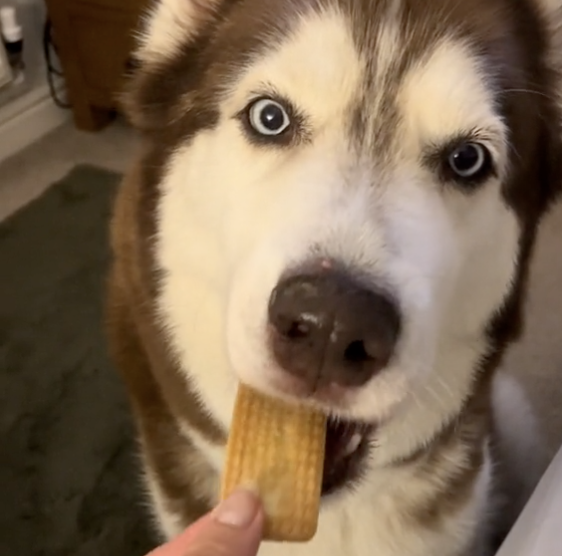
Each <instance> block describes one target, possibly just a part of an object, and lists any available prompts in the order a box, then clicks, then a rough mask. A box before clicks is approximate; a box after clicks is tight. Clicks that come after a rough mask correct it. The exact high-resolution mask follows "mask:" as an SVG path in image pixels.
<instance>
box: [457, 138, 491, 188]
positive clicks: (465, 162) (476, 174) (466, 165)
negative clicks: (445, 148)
mask: <svg viewBox="0 0 562 556" xmlns="http://www.w3.org/2000/svg"><path fill="white" fill-rule="evenodd" d="M448 164H449V166H450V168H451V170H452V171H453V172H454V173H455V174H456V175H457V176H458V177H459V178H461V179H478V178H480V177H483V176H484V175H485V174H487V173H488V172H489V171H490V169H491V155H490V151H489V150H488V149H487V148H486V147H484V146H483V145H481V144H480V143H463V144H462V145H459V146H458V147H456V148H455V149H454V150H453V151H452V152H451V153H450V154H449V159H448Z"/></svg>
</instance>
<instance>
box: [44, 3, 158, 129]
mask: <svg viewBox="0 0 562 556" xmlns="http://www.w3.org/2000/svg"><path fill="white" fill-rule="evenodd" d="M151 1H153V0H46V3H47V9H48V13H49V16H50V19H51V22H52V27H53V37H54V40H55V41H56V44H57V48H58V52H59V57H60V60H61V64H62V68H63V71H64V75H65V79H66V83H67V88H68V95H69V100H70V102H71V104H72V110H73V113H74V120H75V123H76V125H77V127H79V128H80V129H88V130H95V129H100V128H101V127H103V126H104V125H105V124H106V123H107V122H108V121H109V120H110V119H111V113H112V112H113V111H114V109H115V108H116V106H117V95H118V94H119V93H120V91H121V90H122V84H123V76H124V73H125V70H126V67H127V62H128V59H129V56H130V54H131V50H132V48H133V46H134V32H135V31H136V29H137V28H138V25H139V18H140V16H141V15H142V14H143V13H144V10H145V9H146V7H147V5H148V3H149V2H151Z"/></svg>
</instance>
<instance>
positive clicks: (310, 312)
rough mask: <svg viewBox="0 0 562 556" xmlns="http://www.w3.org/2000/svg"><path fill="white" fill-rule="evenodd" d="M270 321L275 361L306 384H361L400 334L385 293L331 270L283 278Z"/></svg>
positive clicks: (393, 307)
mask: <svg viewBox="0 0 562 556" xmlns="http://www.w3.org/2000/svg"><path fill="white" fill-rule="evenodd" d="M269 323H270V325H271V332H272V333H271V349H272V351H273V354H274V356H275V358H276V360H277V361H278V363H279V365H280V366H281V367H282V368H283V369H284V370H286V371H287V372H289V373H291V374H293V375H295V376H298V377H299V378H300V379H301V380H303V381H305V382H306V384H307V385H308V386H309V387H310V388H318V387H321V386H323V385H326V384H330V383H335V384H338V385H342V386H361V385H363V384H365V383H366V382H367V381H368V380H369V379H370V378H372V377H373V376H374V375H375V374H376V373H377V372H379V371H380V370H381V369H383V368H384V367H385V366H387V365H388V363H389V361H390V359H391V357H392V355H393V353H394V348H395V346H396V342H397V339H398V336H399V333H400V315H399V312H398V309H397V307H396V305H395V304H394V303H393V302H392V300H391V299H390V298H389V297H388V296H386V295H384V294H383V293H381V292H377V291H375V290H374V289H371V288H368V287H366V286H363V285H361V284H360V283H359V282H358V281H356V280H355V279H353V277H351V276H349V275H348V274H345V273H343V272H339V271H338V272H336V271H333V270H329V271H325V272H322V273H318V274H316V273H314V274H309V275H295V276H290V277H288V278H286V279H283V280H282V281H281V282H280V283H279V284H278V285H277V287H276V288H275V290H274V291H273V293H272V295H271V299H270V303H269Z"/></svg>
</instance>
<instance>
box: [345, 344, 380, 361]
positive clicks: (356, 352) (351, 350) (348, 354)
mask: <svg viewBox="0 0 562 556" xmlns="http://www.w3.org/2000/svg"><path fill="white" fill-rule="evenodd" d="M344 359H345V360H346V361H347V362H348V363H366V362H368V361H372V360H373V358H372V357H371V356H370V355H369V354H368V353H367V349H366V348H365V343H364V342H363V341H362V340H357V341H355V342H351V344H349V345H348V346H347V348H346V350H345V352H344Z"/></svg>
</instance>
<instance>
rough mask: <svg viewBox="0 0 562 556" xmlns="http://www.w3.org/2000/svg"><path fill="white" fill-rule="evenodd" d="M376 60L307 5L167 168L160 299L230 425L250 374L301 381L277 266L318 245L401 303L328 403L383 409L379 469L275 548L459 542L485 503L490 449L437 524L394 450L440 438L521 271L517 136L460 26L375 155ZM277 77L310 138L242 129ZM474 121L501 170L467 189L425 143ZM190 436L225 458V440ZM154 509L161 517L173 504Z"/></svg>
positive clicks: (338, 22)
mask: <svg viewBox="0 0 562 556" xmlns="http://www.w3.org/2000/svg"><path fill="white" fill-rule="evenodd" d="M180 4H181V3H180V2H178V1H177V0H168V1H167V2H165V3H164V4H162V7H160V8H159V10H160V12H159V16H158V17H155V18H154V19H153V20H152V23H151V27H149V31H148V33H147V39H146V41H145V43H144V46H143V49H144V50H143V56H145V58H147V59H148V60H153V59H154V58H155V56H157V54H158V53H159V52H160V53H161V52H164V54H166V55H168V53H172V52H174V49H176V48H177V45H178V44H179V40H180V39H179V37H180V35H181V34H180V33H179V29H180V28H181V26H182V25H186V24H187V32H188V33H189V29H190V27H189V23H190V21H191V18H192V17H193V14H192V13H191V12H190V10H191V9H192V7H193V5H194V4H193V2H189V1H187V2H186V0H183V7H180ZM399 9H400V3H399V2H394V3H393V6H392V9H391V10H390V11H389V22H390V23H389V27H388V31H387V34H386V35H384V36H383V39H382V44H381V45H380V47H379V49H378V51H377V57H378V61H379V63H378V65H377V67H378V71H379V74H380V75H379V76H378V78H383V77H384V75H383V74H384V71H386V70H385V68H389V67H390V62H391V61H392V59H393V57H394V56H395V55H396V52H397V51H399V44H400V40H401V39H400V37H399V36H398V30H397V28H396V27H392V18H393V17H396V14H397V13H398V11H399ZM177 25H179V27H177ZM319 59H322V63H321V64H319V63H318V60H319ZM364 63H365V60H363V59H361V56H360V55H359V54H358V52H357V51H356V48H355V44H354V42H353V40H352V37H351V33H350V30H349V28H348V24H347V22H346V21H345V20H344V19H343V18H342V16H341V15H340V14H339V13H338V12H336V11H333V12H332V11H328V12H325V13H322V14H316V15H310V16H307V17H304V18H303V19H302V21H301V22H300V26H299V27H298V28H297V29H295V31H294V33H293V34H292V35H291V36H290V37H289V38H288V39H287V40H286V41H285V43H284V44H282V45H281V46H279V47H277V48H276V49H275V50H274V51H271V52H268V53H266V54H264V56H263V57H262V58H261V59H258V60H257V61H255V62H254V63H252V64H250V65H249V66H248V67H247V69H246V71H245V73H243V74H242V75H241V76H240V78H239V80H238V81H237V82H236V83H235V84H234V85H233V86H232V88H231V89H229V90H227V91H225V97H224V101H223V103H222V107H221V110H222V112H221V121H220V123H219V125H218V126H217V127H216V128H215V129H211V130H206V131H203V132H201V133H200V134H199V135H198V136H197V137H196V138H195V139H194V140H193V141H192V143H190V145H188V146H183V147H180V148H179V149H178V150H177V152H176V153H175V154H174V156H173V157H172V158H171V159H170V161H169V164H168V167H167V170H166V174H165V178H164V180H163V182H162V199H161V202H160V206H159V208H158V236H157V249H156V257H157V263H158V266H159V267H160V268H161V269H162V270H164V271H165V273H164V278H163V280H162V290H161V292H162V293H161V296H160V298H159V299H158V307H159V314H160V317H161V319H162V322H163V324H164V325H165V327H166V328H167V331H168V333H169V336H170V340H171V343H172V346H173V348H174V350H175V354H176V356H177V358H178V361H179V362H180V365H181V368H182V369H184V370H185V371H186V372H189V373H190V377H191V378H192V380H193V381H194V385H195V386H196V389H197V391H198V392H199V394H200V396H201V400H202V402H203V403H204V405H205V407H206V408H207V409H208V410H209V411H210V412H211V414H212V415H213V416H214V417H215V418H216V419H217V420H218V421H219V422H221V423H222V424H223V425H225V426H226V427H228V426H229V424H230V418H231V412H232V408H233V401H234V394H235V390H236V385H237V382H238V380H239V379H242V380H244V381H246V382H248V383H250V384H253V385H254V386H256V387H258V388H261V389H262V390H265V391H269V392H274V393H276V394H278V395H286V392H283V389H284V387H285V382H284V378H283V375H282V373H281V371H280V370H279V369H278V368H277V367H276V365H275V363H274V362H273V360H272V357H271V356H270V355H269V353H268V351H267V349H266V344H265V331H264V328H265V317H266V307H267V301H268V298H269V295H270V293H271V290H272V289H273V287H274V286H275V284H276V282H277V280H278V279H279V276H280V274H281V273H282V272H283V271H285V270H286V268H287V267H289V266H291V265H292V264H294V263H299V262H301V261H302V260H303V258H304V257H306V255H307V253H308V250H309V249H310V247H311V246H312V245H313V244H318V245H320V247H321V249H322V252H323V254H324V255H326V256H329V257H336V258H342V259H343V260H345V261H346V262H349V263H353V264H355V265H357V266H360V267H361V268H362V270H363V271H365V272H367V273H368V274H369V275H370V276H372V277H373V278H374V279H377V280H379V281H381V282H382V283H383V284H384V285H385V286H386V287H388V288H389V289H390V290H391V291H393V292H394V294H395V295H396V296H397V298H398V299H399V301H400V304H401V307H402V311H403V313H404V317H405V318H404V320H405V328H404V334H403V338H402V339H401V341H400V344H399V348H398V353H397V356H396V358H395V361H394V362H393V364H392V367H391V368H390V369H389V370H387V372H385V373H383V374H381V375H380V376H378V377H375V378H374V379H373V380H372V381H371V382H370V383H369V384H367V385H366V386H365V387H364V388H362V389H361V390H360V392H358V393H357V394H355V395H353V396H351V395H350V396H349V397H348V399H347V400H346V404H345V406H344V407H340V408H337V409H334V408H330V410H332V411H334V412H337V413H339V414H341V415H344V416H352V417H362V418H366V419H369V420H373V421H377V422H383V423H385V424H383V425H382V426H381V427H380V430H379V433H378V447H377V449H376V450H375V451H374V454H373V458H372V461H371V464H370V467H369V471H368V473H367V476H366V481H365V483H364V485H363V487H362V488H361V490H360V491H359V492H356V493H346V494H344V495H342V496H340V497H338V498H336V499H335V500H333V501H332V502H331V503H328V504H326V505H325V507H324V508H323V510H322V515H321V519H320V525H319V533H318V535H317V536H316V538H315V540H314V541H313V542H312V543H311V544H309V545H306V546H291V547H290V548H289V549H287V548H286V547H284V546H280V545H266V546H264V548H263V549H262V551H261V552H260V554H263V555H264V556H277V555H279V556H281V555H285V554H288V553H289V551H290V553H291V554H293V555H294V556H300V555H303V556H304V555H306V556H327V555H330V556H344V555H345V556H372V555H373V554H374V553H376V554H377V556H406V555H407V556H432V555H434V554H439V555H440V556H453V555H455V556H456V555H457V554H458V553H459V550H460V549H461V548H463V547H464V546H465V545H466V546H468V545H467V543H469V542H471V539H472V536H473V532H474V530H475V528H476V527H477V525H478V523H479V520H480V518H481V516H482V515H483V512H484V510H485V508H486V507H487V503H488V499H487V497H488V491H489V482H490V469H491V463H490V460H489V457H487V458H486V463H485V465H484V467H483V469H482V470H481V473H480V477H479V479H478V483H477V487H476V489H475V492H474V493H473V496H472V499H471V501H470V503H469V504H468V505H467V506H465V507H464V508H463V509H462V511H461V512H459V513H455V514H453V515H450V516H449V518H448V521H447V523H446V524H445V525H444V526H443V528H442V529H441V530H439V531H429V530H414V531H412V530H410V529H408V528H407V527H405V526H404V524H403V522H402V521H401V518H400V513H399V511H398V509H397V508H396V506H395V504H396V502H395V500H396V498H397V497H398V498H399V496H398V494H400V495H401V496H407V497H409V498H411V499H416V498H418V497H420V496H421V495H423V494H424V492H425V490H424V489H426V488H427V486H428V485H427V484H423V483H421V482H417V481H416V480H415V479H414V478H412V477H411V476H409V475H408V474H407V473H406V472H402V471H397V470H388V469H385V468H384V466H385V464H387V463H389V462H391V461H392V460H394V459H395V458H399V457H404V456H407V455H409V454H411V453H412V452H413V451H414V450H416V449H417V448H419V447H420V446H422V445H423V444H424V443H426V442H427V441H428V440H429V439H430V438H431V437H432V436H433V435H434V434H435V432H436V431H437V430H438V429H439V428H440V427H441V426H442V425H443V423H444V422H446V421H447V420H448V419H449V418H450V416H451V415H453V414H454V412H455V411H457V410H458V409H459V407H460V406H461V404H462V402H463V399H464V396H465V395H466V393H467V392H468V391H469V390H470V383H471V381H472V380H473V378H474V377H473V372H474V369H475V367H476V366H477V362H478V360H479V358H480V357H481V356H482V354H483V353H485V351H486V349H487V345H486V340H485V333H484V328H485V325H486V323H487V321H488V320H489V318H490V315H491V314H492V312H493V311H494V310H495V309H497V308H498V307H499V306H500V305H501V303H502V301H503V299H504V296H505V294H506V292H507V291H508V290H509V287H510V283H511V281H512V279H513V273H514V264H515V259H516V255H517V249H518V246H517V244H518V235H519V230H518V225H517V220H516V218H515V216H514V214H513V213H512V211H511V210H510V209H509V208H508V207H507V206H506V205H505V204H504V202H503V200H502V198H501V195H500V182H501V177H502V175H503V173H504V171H505V169H506V168H505V166H506V143H507V138H506V129H505V126H504V124H503V122H502V120H501V118H500V117H499V115H498V113H497V111H496V109H495V107H494V105H493V103H492V100H491V98H492V96H491V88H492V87H493V86H494V84H493V82H491V81H490V80H489V78H488V77H487V76H486V75H485V74H484V72H483V71H482V68H481V67H480V65H479V63H478V60H477V59H476V57H475V55H474V54H473V53H472V52H471V51H470V50H469V49H468V47H466V46H465V45H463V44H462V43H459V42H454V41H452V40H446V41H444V42H443V43H442V44H440V45H438V46H437V47H436V49H435V51H434V52H433V53H432V55H431V56H429V57H427V58H424V59H423V61H422V62H420V63H419V64H418V66H416V67H414V68H413V69H411V70H410V73H409V75H408V77H407V79H406V80H405V81H404V83H403V85H402V88H401V90H400V91H399V95H398V102H399V108H400V111H401V121H402V124H401V127H400V129H399V130H398V136H397V144H396V145H394V146H392V148H391V149H390V152H391V154H390V155H389V156H390V159H389V160H385V161H384V163H383V161H375V162H373V160H371V159H369V158H368V153H367V151H365V152H357V150H356V148H355V147H353V146H352V145H350V144H349V143H348V142H347V140H346V133H345V131H344V130H345V123H346V117H347V116H346V115H347V111H348V109H349V107H350V106H352V104H353V102H354V101H356V99H357V95H358V91H360V90H362V81H361V80H362V75H363V70H364ZM381 82H382V81H381ZM334 83H337V87H335V88H334V86H333V85H334ZM263 84H267V85H268V86H273V87H275V88H276V90H277V91H278V92H280V93H281V94H283V95H284V96H286V97H288V98H290V99H292V100H293V101H294V102H295V103H296V104H297V105H298V107H299V109H300V110H301V111H302V112H303V113H305V114H306V115H307V117H308V118H309V121H310V127H311V130H312V131H311V133H312V135H311V141H310V143H309V144H307V145H305V146H299V147H296V148H295V149H293V150H284V151H283V150H282V151H276V150H274V149H273V150H269V151H268V150H263V149H261V150H260V149H257V148H256V147H255V146H252V144H250V143H249V142H248V141H247V140H246V139H245V138H244V136H243V133H242V131H241V128H240V126H239V124H238V122H237V121H236V119H235V118H234V115H235V114H236V113H237V112H238V111H239V110H240V109H242V108H243V107H244V106H245V104H247V103H248V102H249V101H250V100H251V94H252V92H253V91H254V90H255V89H256V88H259V87H260V86H261V85H263ZM327 91H329V94H326V92H327ZM377 100H378V99H376V98H373V105H372V107H373V110H372V126H375V125H376V121H377V106H378V104H377ZM472 127H477V128H478V129H480V130H482V140H483V141H485V142H486V143H487V144H488V145H489V147H490V149H491V151H492V152H493V153H494V156H495V158H496V161H497V164H498V166H499V173H500V179H496V180H491V181H490V183H488V184H486V186H485V187H484V188H483V189H482V190H481V191H479V192H476V193H474V194H473V195H471V196H464V195H462V194H461V193H459V192H456V191H454V190H452V189H449V190H444V189H443V188H442V187H441V186H440V185H439V184H438V181H437V178H436V177H435V176H434V175H433V174H432V173H431V172H430V171H429V170H427V169H426V168H425V167H423V166H422V165H421V163H420V157H421V150H422V147H423V146H424V145H426V144H427V143H428V142H433V141H439V140H444V139H446V138H448V137H449V136H450V135H451V134H454V133H456V132H458V131H459V130H462V131H465V130H466V129H467V128H469V129H470V128H472ZM217 161H220V163H217ZM186 434H189V435H190V437H191V438H192V439H193V440H194V441H195V442H196V444H197V446H198V447H200V448H201V449H202V450H203V451H204V452H205V453H206V455H208V457H209V459H210V461H211V462H212V464H213V465H214V466H215V467H216V469H217V471H220V468H221V465H222V454H221V453H220V450H217V449H216V448H212V447H210V446H209V445H208V443H207V442H206V441H205V440H204V439H203V438H199V437H197V438H195V437H194V436H193V435H192V434H191V433H189V432H188V431H186ZM458 457H461V456H460V455H459V456H458ZM455 463H458V462H456V461H453V462H451V464H455ZM158 511H159V512H160V513H161V514H162V515H163V516H164V517H165V511H164V510H163V508H162V507H160V508H158ZM170 519H172V518H165V523H167V522H168V523H169V522H170ZM475 556H480V555H479V554H475Z"/></svg>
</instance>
